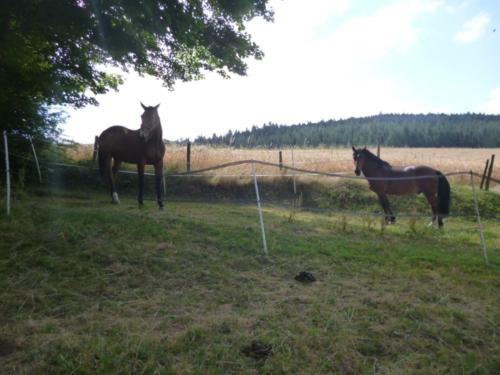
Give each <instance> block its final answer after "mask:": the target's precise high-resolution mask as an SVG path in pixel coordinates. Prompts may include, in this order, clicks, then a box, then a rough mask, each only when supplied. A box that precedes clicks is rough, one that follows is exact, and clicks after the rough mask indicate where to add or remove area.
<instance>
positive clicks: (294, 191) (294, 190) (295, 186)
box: [292, 146, 297, 196]
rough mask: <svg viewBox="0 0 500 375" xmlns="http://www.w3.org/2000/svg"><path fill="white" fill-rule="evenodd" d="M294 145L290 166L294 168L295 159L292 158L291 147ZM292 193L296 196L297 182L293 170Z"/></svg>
mask: <svg viewBox="0 0 500 375" xmlns="http://www.w3.org/2000/svg"><path fill="white" fill-rule="evenodd" d="M294 147H295V146H292V167H294V168H295V160H294V158H293V148H294ZM293 195H294V196H296V195H297V182H296V181H295V171H293Z"/></svg>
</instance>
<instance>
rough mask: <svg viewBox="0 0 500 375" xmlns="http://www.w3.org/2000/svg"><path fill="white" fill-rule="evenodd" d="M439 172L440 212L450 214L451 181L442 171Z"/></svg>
mask: <svg viewBox="0 0 500 375" xmlns="http://www.w3.org/2000/svg"><path fill="white" fill-rule="evenodd" d="M437 174H438V176H439V179H438V180H439V182H438V194H437V196H438V207H439V213H440V214H442V215H448V214H449V213H450V200H451V191H450V183H449V182H448V180H447V179H446V177H445V176H444V175H443V174H442V173H441V172H437Z"/></svg>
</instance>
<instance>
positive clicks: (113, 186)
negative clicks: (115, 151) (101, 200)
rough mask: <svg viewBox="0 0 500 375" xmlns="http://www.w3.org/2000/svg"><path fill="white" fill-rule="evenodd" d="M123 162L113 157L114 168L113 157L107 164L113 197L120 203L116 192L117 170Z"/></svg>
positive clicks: (116, 202)
mask: <svg viewBox="0 0 500 375" xmlns="http://www.w3.org/2000/svg"><path fill="white" fill-rule="evenodd" d="M120 164H121V162H120V161H118V160H116V159H114V158H113V168H111V158H110V159H109V162H108V163H107V165H106V170H107V175H108V178H109V186H110V188H111V199H112V200H113V203H115V204H120V198H118V193H117V192H116V181H115V179H116V171H118V168H120Z"/></svg>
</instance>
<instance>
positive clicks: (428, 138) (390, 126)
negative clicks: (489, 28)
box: [195, 113, 500, 148]
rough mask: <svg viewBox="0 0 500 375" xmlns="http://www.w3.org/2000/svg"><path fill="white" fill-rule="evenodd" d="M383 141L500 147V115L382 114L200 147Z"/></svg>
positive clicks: (231, 136)
mask: <svg viewBox="0 0 500 375" xmlns="http://www.w3.org/2000/svg"><path fill="white" fill-rule="evenodd" d="M378 141H380V142H381V143H382V144H383V145H385V146H394V147H406V146H407V147H500V115H484V114H474V113H467V114H451V115H448V114H380V115H376V116H370V117H360V118H348V119H345V120H327V121H320V122H316V123H307V124H296V125H280V124H273V123H269V124H266V125H263V126H262V127H257V126H253V127H252V128H251V129H247V130H245V131H234V132H233V131H231V130H230V131H228V132H227V133H226V134H224V135H216V134H214V135H213V136H211V137H203V136H199V137H197V138H196V140H195V143H197V144H209V145H213V146H232V147H236V148H240V147H250V148H253V147H266V148H267V147H270V148H278V147H285V146H298V147H321V146H347V145H351V144H353V145H365V144H366V145H374V144H376V143H377V142H378Z"/></svg>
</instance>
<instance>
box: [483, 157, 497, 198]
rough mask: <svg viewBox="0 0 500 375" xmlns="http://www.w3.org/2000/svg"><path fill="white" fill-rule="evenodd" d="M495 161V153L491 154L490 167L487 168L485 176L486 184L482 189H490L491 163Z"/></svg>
mask: <svg viewBox="0 0 500 375" xmlns="http://www.w3.org/2000/svg"><path fill="white" fill-rule="evenodd" d="M494 162H495V154H493V155H491V159H490V167H489V169H488V177H487V178H486V185H485V187H484V190H486V191H488V190H490V180H491V174H492V173H493V163H494Z"/></svg>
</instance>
